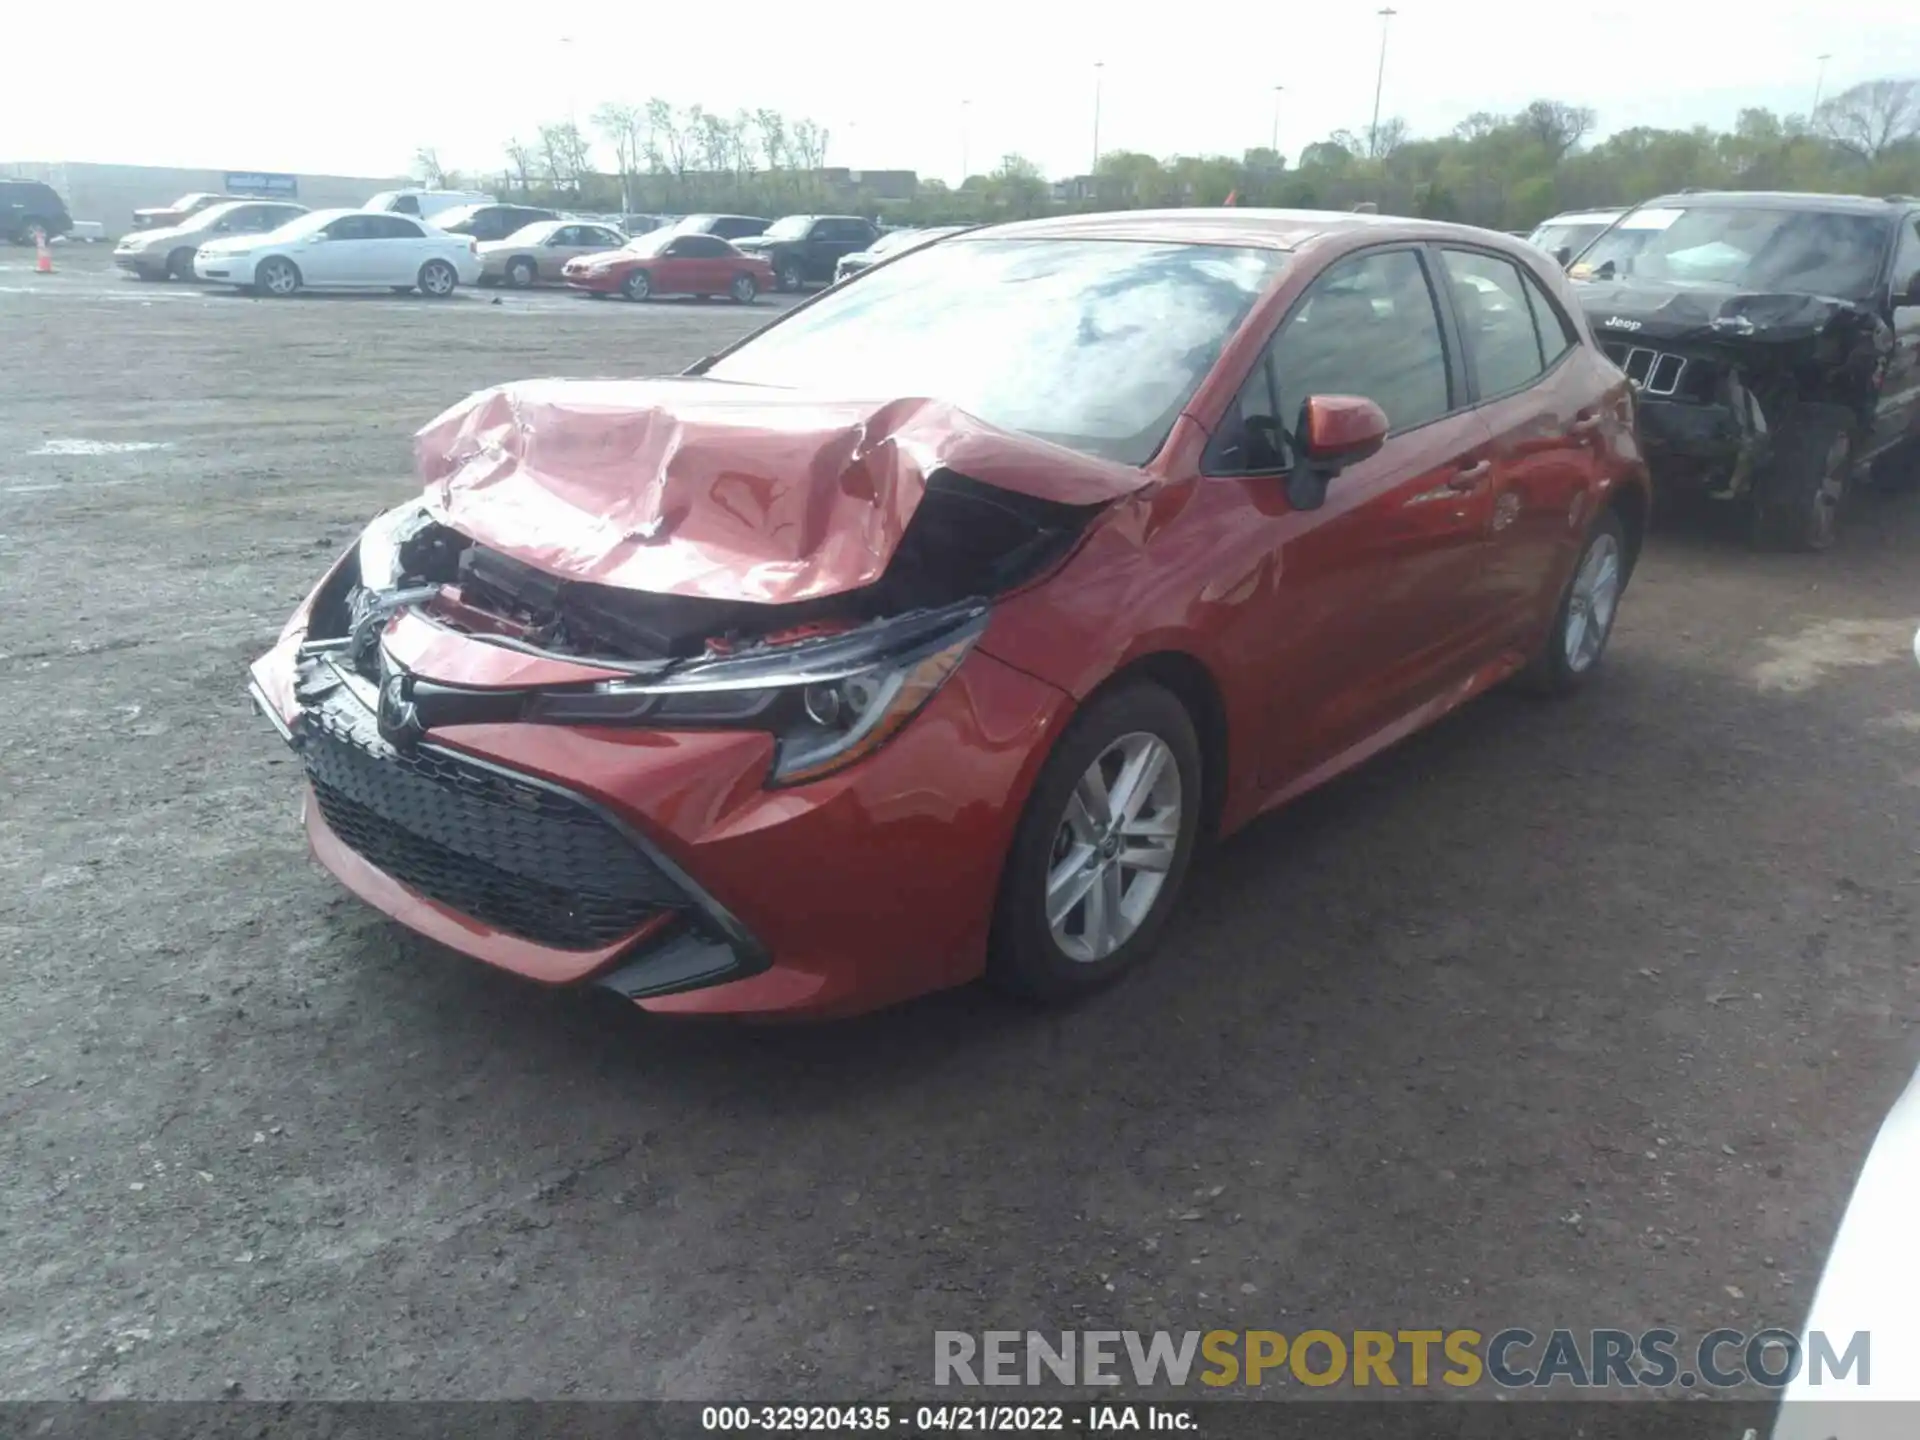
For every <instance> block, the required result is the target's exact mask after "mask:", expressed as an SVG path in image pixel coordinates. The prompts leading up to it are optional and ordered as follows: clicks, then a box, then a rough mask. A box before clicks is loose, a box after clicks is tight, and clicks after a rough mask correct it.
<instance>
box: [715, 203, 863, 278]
mask: <svg viewBox="0 0 1920 1440" xmlns="http://www.w3.org/2000/svg"><path fill="white" fill-rule="evenodd" d="M879 238H880V228H879V227H878V226H877V225H875V224H874V223H873V222H872V221H871V220H862V219H861V218H860V217H859V216H857V215H788V216H786V217H785V218H783V219H780V220H776V221H774V222H773V224H772V225H770V226H769V227H768V228H767V232H766V234H764V235H756V236H755V237H754V238H753V239H751V240H739V241H736V242H735V244H737V245H738V246H739V247H740V249H742V250H744V251H745V252H746V253H747V254H749V255H758V256H760V257H761V258H762V259H763V260H765V261H767V262H768V263H769V264H770V265H772V266H773V283H774V286H775V288H776V289H780V290H798V289H800V287H801V286H803V285H806V284H809V283H819V284H822V285H826V284H830V283H831V282H832V280H833V272H834V267H835V266H837V265H838V264H839V263H840V257H841V256H842V255H853V254H856V253H857V252H859V251H862V250H866V249H869V248H871V247H872V245H873V242H874V241H876V240H878V239H879Z"/></svg>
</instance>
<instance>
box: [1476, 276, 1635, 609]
mask: <svg viewBox="0 0 1920 1440" xmlns="http://www.w3.org/2000/svg"><path fill="white" fill-rule="evenodd" d="M1438 253H1439V257H1440V265H1439V270H1438V273H1439V275H1440V276H1441V278H1442V279H1443V280H1444V282H1445V285H1444V288H1445V291H1446V292H1447V298H1448V301H1449V303H1450V304H1451V305H1452V307H1453V312H1454V317H1455V321H1456V326H1457V328H1458V330H1459V332H1460V337H1461V347H1460V348H1461V355H1462V360H1463V362H1464V365H1465V369H1466V373H1467V381H1468V385H1469V386H1470V388H1471V390H1472V393H1473V395H1474V398H1475V400H1476V402H1477V404H1478V406H1479V412H1480V417H1481V419H1482V421H1484V423H1485V424H1486V427H1487V432H1488V435H1489V438H1490V441H1491V448H1490V450H1489V455H1488V458H1489V459H1490V460H1491V461H1492V465H1493V471H1492V475H1491V495H1492V504H1491V506H1490V507H1489V509H1488V514H1487V540H1488V546H1487V557H1486V564H1485V566H1484V567H1483V568H1482V570H1481V572H1480V575H1479V577H1478V580H1477V582H1476V584H1475V585H1474V587H1473V590H1472V592H1471V594H1470V596H1469V597H1467V599H1468V603H1469V604H1470V606H1471V608H1472V610H1473V612H1474V619H1473V625H1474V627H1475V629H1476V630H1477V631H1478V632H1479V634H1480V635H1482V636H1483V637H1484V638H1485V639H1486V640H1487V641H1488V642H1489V643H1491V644H1492V645H1495V646H1498V645H1500V644H1504V643H1508V642H1513V641H1516V640H1518V639H1520V638H1521V637H1522V636H1528V637H1530V635H1531V631H1532V629H1533V628H1535V627H1536V625H1537V622H1538V620H1539V615H1540V602H1541V598H1542V595H1543V592H1545V591H1546V590H1548V589H1549V588H1557V587H1558V585H1559V584H1560V583H1561V575H1562V571H1563V570H1564V569H1565V567H1566V566H1567V565H1568V564H1570V563H1571V561H1572V558H1573V552H1574V550H1575V549H1576V548H1577V546H1578V544H1579V541H1580V537H1581V531H1579V530H1577V529H1576V528H1574V527H1573V526H1572V525H1571V524H1570V523H1569V521H1570V519H1571V518H1572V517H1573V516H1575V515H1576V514H1580V513H1583V506H1582V498H1583V497H1584V496H1587V495H1591V494H1592V493H1594V491H1595V490H1596V489H1597V488H1598V486H1599V485H1600V483H1601V481H1602V480H1603V479H1604V478H1605V471H1606V460H1605V458H1604V452H1603V448H1602V447H1603V445H1604V443H1605V441H1604V436H1603V433H1602V430H1603V423H1604V421H1603V415H1602V412H1603V409H1604V408H1605V407H1606V405H1607V404H1608V396H1607V386H1606V384H1605V380H1604V376H1603V374H1602V373H1601V372H1600V371H1599V370H1598V369H1597V368H1596V367H1595V366H1594V365H1592V364H1591V363H1584V362H1588V361H1590V360H1591V356H1590V355H1589V353H1588V352H1587V350H1586V348H1585V347H1584V346H1582V345H1580V344H1579V332H1578V331H1577V330H1576V329H1575V328H1574V326H1573V323H1572V322H1571V321H1570V320H1569V319H1568V318H1567V316H1566V314H1565V313H1564V312H1563V311H1562V310H1561V308H1560V306H1559V305H1558V303H1557V302H1555V301H1554V299H1553V297H1552V296H1551V295H1549V294H1548V293H1547V292H1546V290H1545V289H1544V288H1543V287H1542V286H1541V285H1540V283H1539V281H1538V279H1537V278H1536V277H1534V276H1532V275H1530V274H1528V273H1527V267H1526V266H1524V265H1522V264H1520V263H1518V262H1517V261H1515V260H1514V259H1512V258H1511V257H1510V256H1507V255H1503V254H1499V253H1497V252H1494V251H1491V250H1482V249H1478V248H1474V247H1469V246H1464V245H1461V246H1456V245H1443V246H1441V247H1439V251H1438Z"/></svg>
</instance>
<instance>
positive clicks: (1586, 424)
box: [1567, 410, 1600, 435]
mask: <svg viewBox="0 0 1920 1440" xmlns="http://www.w3.org/2000/svg"><path fill="white" fill-rule="evenodd" d="M1599 428H1600V412H1599V411H1598V410H1582V411H1581V412H1580V413H1579V414H1578V415H1576V416H1574V417H1573V423H1572V424H1571V425H1569V426H1567V433H1568V434H1569V435H1591V434H1592V433H1593V432H1594V431H1596V430H1598V429H1599Z"/></svg>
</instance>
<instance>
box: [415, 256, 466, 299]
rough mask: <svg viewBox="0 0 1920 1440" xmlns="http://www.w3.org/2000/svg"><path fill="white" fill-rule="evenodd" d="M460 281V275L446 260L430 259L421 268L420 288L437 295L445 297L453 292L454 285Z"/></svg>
mask: <svg viewBox="0 0 1920 1440" xmlns="http://www.w3.org/2000/svg"><path fill="white" fill-rule="evenodd" d="M459 283H460V277H459V276H458V275H456V274H455V273H454V270H453V267H452V266H451V265H449V264H447V262H446V261H444V260H429V261H428V262H427V263H426V264H425V265H423V266H422V267H421V269H420V288H421V289H422V290H424V291H425V292H426V293H427V294H429V295H432V296H435V297H444V296H447V295H451V294H452V293H453V287H454V286H455V285H458V284H459Z"/></svg>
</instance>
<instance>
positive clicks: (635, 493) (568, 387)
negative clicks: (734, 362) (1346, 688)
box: [415, 378, 1151, 604]
mask: <svg viewBox="0 0 1920 1440" xmlns="http://www.w3.org/2000/svg"><path fill="white" fill-rule="evenodd" d="M415 454H416V457H417V460H418V463H419V468H420V473H421V477H422V478H423V479H424V480H425V481H426V482H427V496H426V499H427V504H428V506H429V508H430V509H431V510H432V511H433V512H434V514H435V517H436V518H438V519H440V520H441V521H443V522H444V523H446V524H448V525H451V526H452V527H454V528H455V529H457V530H459V531H461V532H462V533H464V534H466V535H468V536H470V537H472V538H473V539H475V540H478V541H481V542H482V543H484V544H486V545H488V546H490V547H492V548H494V549H496V550H499V551H501V552H503V553H505V554H507V555H510V556H513V557H514V558H515V559H518V560H521V561H523V562H524V563H526V564H529V565H533V566H536V567H538V568H540V569H542V570H545V571H547V572H549V573H551V574H555V575H560V576H564V577H567V578H571V579H578V580H589V581H594V582H597V583H599V584H603V585H616V586H621V587H625V588H629V589H634V590H642V591H649V592H653V593H657V594H669V595H689V596H704V597H707V598H710V599H722V600H746V601H754V602H760V603H766V604H786V603H790V602H793V601H798V600H806V599H813V598H817V597H820V596H825V595H833V594H838V593H841V592H843V591H847V590H853V589H858V588H860V587H862V586H865V585H870V584H872V583H873V582H874V581H876V580H878V579H879V578H880V576H881V574H882V572H884V571H885V569H886V567H887V562H888V560H889V559H890V558H891V557H892V555H893V553H894V550H895V548H896V547H897V546H898V545H899V543H900V537H901V535H902V533H903V532H904V531H905V529H906V527H907V522H908V521H909V520H910V519H912V518H913V512H914V509H915V507H916V506H917V505H918V504H919V502H920V498H921V496H922V495H923V494H924V493H925V489H926V483H927V480H928V478H929V477H930V476H932V475H934V474H936V473H939V472H941V471H948V472H952V473H955V474H958V475H963V476H966V477H968V478H970V479H972V480H975V481H978V482H981V483H983V484H986V485H990V486H995V487H997V488H1000V489H1004V490H1009V491H1013V492H1015V493H1018V494H1022V495H1027V496H1031V497H1034V498H1037V499H1042V500H1051V501H1056V502H1060V503H1063V504H1069V505H1092V504H1103V503H1107V502H1111V501H1113V500H1117V499H1119V498H1120V497H1122V496H1124V495H1127V494H1130V493H1131V492H1133V491H1135V490H1138V489H1140V488H1141V487H1143V486H1145V485H1146V484H1148V483H1149V481H1150V478H1151V477H1150V476H1149V475H1148V474H1147V473H1146V472H1144V471H1141V470H1137V469H1134V468H1132V467H1130V466H1124V465H1117V464H1113V463H1111V462H1108V461H1104V460H1100V459H1096V458H1094V457H1091V456H1087V455H1082V454H1080V453H1079V452H1077V451H1072V450H1067V449H1064V448H1062V447H1060V446H1056V445H1052V444H1049V443H1048V442H1046V441H1042V440H1036V439H1033V438H1031V437H1029V436H1024V435H1016V434H1013V433H1010V432H1007V431H1003V430H998V429H996V428H994V427H992V426H990V425H988V424H986V422H984V421H982V420H979V419H976V418H975V417H973V416H972V415H969V414H967V413H966V412H964V411H961V410H957V409H955V408H954V407H952V406H950V405H945V404H942V403H941V402H939V401H935V400H927V399H919V398H902V399H894V400H887V401H860V400H831V399H823V398H820V397H818V396H809V395H805V394H801V393H798V392H792V391H786V390H773V389H766V388H762V387H758V386H742V385H735V384H728V383H726V382H722V381H714V380H702V379H694V378H675V379H666V380H537V381H528V382H523V383H519V384H514V385H508V386H502V387H499V388H496V389H492V390H484V391H481V392H480V393H479V394H477V395H474V396H472V397H470V398H469V399H467V400H465V401H462V402H461V403H460V404H458V405H456V406H454V407H453V408H452V409H450V410H448V411H447V412H446V413H444V414H443V415H441V416H439V417H438V418H437V419H435V420H434V421H432V422H431V423H430V424H428V425H427V426H426V427H425V428H424V429H422V430H421V431H420V432H419V434H418V435H417V436H416V437H415Z"/></svg>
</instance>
